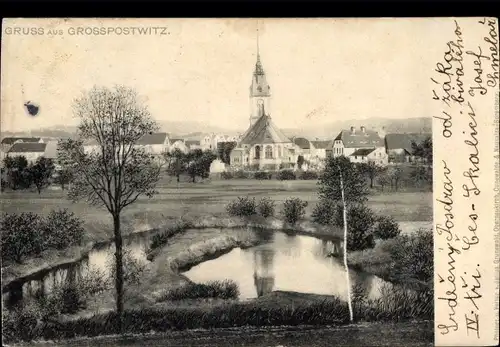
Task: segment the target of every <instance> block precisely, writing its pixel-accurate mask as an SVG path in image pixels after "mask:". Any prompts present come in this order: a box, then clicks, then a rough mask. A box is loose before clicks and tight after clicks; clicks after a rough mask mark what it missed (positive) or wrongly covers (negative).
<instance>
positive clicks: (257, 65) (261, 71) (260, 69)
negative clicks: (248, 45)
mask: <svg viewBox="0 0 500 347" xmlns="http://www.w3.org/2000/svg"><path fill="white" fill-rule="evenodd" d="M259 48H260V47H259V20H257V62H256V63H255V72H254V75H264V68H263V67H262V63H261V61H260V50H259Z"/></svg>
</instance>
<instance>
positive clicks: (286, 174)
mask: <svg viewBox="0 0 500 347" xmlns="http://www.w3.org/2000/svg"><path fill="white" fill-rule="evenodd" d="M276 179H278V180H280V181H287V180H295V179H297V176H295V172H293V171H292V170H282V171H280V172H278V174H277V175H276Z"/></svg>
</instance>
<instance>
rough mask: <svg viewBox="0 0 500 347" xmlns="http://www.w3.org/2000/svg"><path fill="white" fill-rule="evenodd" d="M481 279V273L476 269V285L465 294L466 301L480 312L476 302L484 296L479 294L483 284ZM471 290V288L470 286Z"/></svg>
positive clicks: (474, 277)
mask: <svg viewBox="0 0 500 347" xmlns="http://www.w3.org/2000/svg"><path fill="white" fill-rule="evenodd" d="M480 278H481V273H480V272H479V269H476V274H475V275H472V279H473V280H474V281H475V283H473V284H472V288H471V289H470V291H469V290H467V291H466V292H465V297H464V299H466V300H470V302H471V303H472V305H474V307H475V308H476V310H479V307H478V306H477V303H476V300H477V299H481V298H482V297H483V296H482V295H481V294H480V293H479V290H480V289H481V282H480V281H479V279H480ZM468 287H469V288H470V286H468Z"/></svg>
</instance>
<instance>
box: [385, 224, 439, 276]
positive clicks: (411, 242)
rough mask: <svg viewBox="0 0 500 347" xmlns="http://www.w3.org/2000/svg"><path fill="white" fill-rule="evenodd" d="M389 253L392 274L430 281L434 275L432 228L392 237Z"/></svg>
mask: <svg viewBox="0 0 500 347" xmlns="http://www.w3.org/2000/svg"><path fill="white" fill-rule="evenodd" d="M394 240H395V241H396V244H395V245H394V247H391V249H390V254H391V258H392V259H393V261H394V268H393V270H394V274H395V275H398V276H401V277H403V278H404V277H407V278H415V279H417V280H420V281H424V282H430V281H432V279H433V276H434V243H433V242H434V241H433V231H432V229H421V230H419V231H418V232H417V233H416V234H412V235H400V236H399V237H397V238H395V239H394Z"/></svg>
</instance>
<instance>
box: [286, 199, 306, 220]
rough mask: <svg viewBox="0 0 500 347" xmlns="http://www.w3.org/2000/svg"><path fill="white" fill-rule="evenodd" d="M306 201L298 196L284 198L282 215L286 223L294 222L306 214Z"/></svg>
mask: <svg viewBox="0 0 500 347" xmlns="http://www.w3.org/2000/svg"><path fill="white" fill-rule="evenodd" d="M307 204H308V203H307V201H303V200H301V199H300V198H291V199H286V200H285V203H284V205H283V217H284V218H285V221H286V222H287V223H290V224H292V225H294V224H296V223H297V222H298V221H299V220H301V219H302V218H304V216H305V215H306V207H307Z"/></svg>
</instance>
